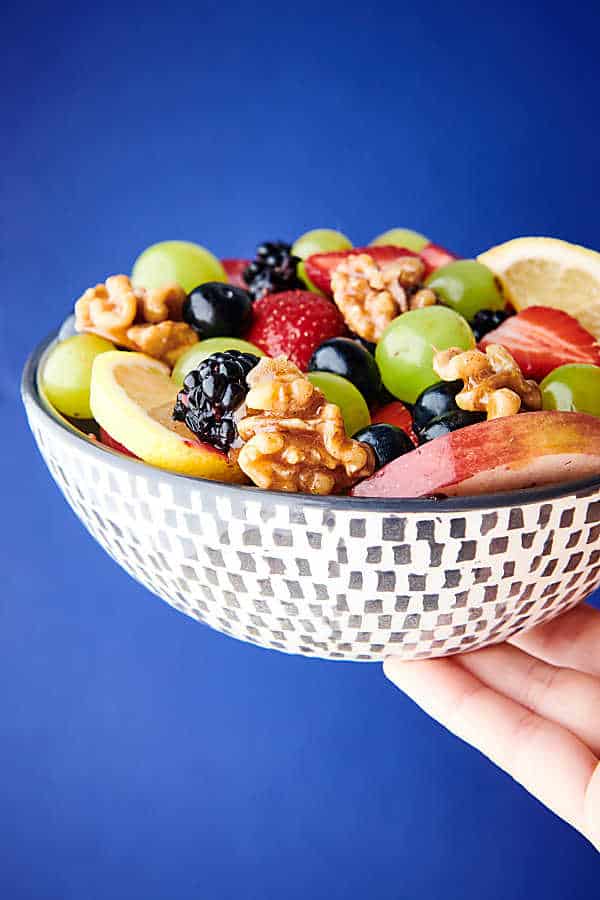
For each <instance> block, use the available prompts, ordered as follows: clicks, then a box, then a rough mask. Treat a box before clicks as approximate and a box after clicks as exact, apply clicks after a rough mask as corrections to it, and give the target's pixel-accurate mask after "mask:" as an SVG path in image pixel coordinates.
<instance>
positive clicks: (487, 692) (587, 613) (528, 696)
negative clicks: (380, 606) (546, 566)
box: [384, 604, 600, 850]
mask: <svg viewBox="0 0 600 900" xmlns="http://www.w3.org/2000/svg"><path fill="white" fill-rule="evenodd" d="M384 672H385V674H386V675H387V677H388V678H389V679H390V680H391V681H393V682H394V684H396V685H397V686H398V687H399V688H400V689H401V690H402V691H404V692H405V693H406V694H408V696H409V697H412V699H413V700H415V701H416V703H418V704H419V706H421V707H422V708H423V709H424V710H425V712H427V713H429V715H431V716H433V718H434V719H437V720H438V721H439V722H441V723H442V724H443V725H445V726H446V727H447V728H448V729H449V730H450V731H452V732H453V733H454V734H456V735H457V736H458V737H460V738H462V739H463V740H464V741H467V742H468V743H469V744H472V745H473V746H474V747H476V748H477V749H478V750H481V752H482V753H484V754H485V755H486V756H488V757H489V758H490V759H491V760H492V762H494V763H496V765H498V766H500V767H501V768H502V769H505V770H506V771H507V772H508V773H509V774H510V775H512V777H513V778H515V779H516V780H517V781H518V782H519V783H520V784H522V785H523V787H525V788H526V789H527V790H528V791H530V793H532V794H533V795H534V796H535V797H537V798H538V799H539V800H541V801H542V803H544V804H545V805H546V806H548V807H549V808H550V809H551V810H552V811H553V812H555V813H556V814H557V815H558V816H560V817H561V818H563V819H564V820H565V821H566V822H569V824H570V825H572V826H573V827H574V828H577V829H578V830H579V831H580V832H581V833H582V834H583V835H585V837H587V838H588V840H590V841H591V842H592V844H593V845H594V846H595V847H596V849H597V850H600V760H599V757H600V612H599V611H597V610H595V609H593V608H592V607H591V606H587V605H585V604H584V605H582V606H579V607H576V608H575V609H573V610H571V611H570V612H568V613H566V614H565V615H564V616H561V617H560V618H558V619H555V620H554V621H552V622H549V623H547V624H544V625H539V626H538V627H537V628H533V629H532V630H531V631H529V632H524V633H522V634H519V635H517V636H515V637H514V638H511V640H510V643H508V644H498V645H496V646H492V647H486V648H484V649H483V650H476V651H474V652H472V653H467V654H464V655H462V656H451V657H446V658H444V659H432V660H423V661H418V662H402V661H401V660H400V659H397V658H394V657H389V658H388V659H386V661H385V663H384Z"/></svg>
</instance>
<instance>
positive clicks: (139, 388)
mask: <svg viewBox="0 0 600 900" xmlns="http://www.w3.org/2000/svg"><path fill="white" fill-rule="evenodd" d="M100 356H104V357H106V358H105V359H104V360H103V361H102V364H101V365H98V366H96V365H95V364H94V366H93V367H92V383H91V389H90V406H91V408H92V413H93V414H94V418H95V420H96V422H97V423H98V425H99V426H100V428H101V429H103V431H104V433H107V434H109V435H110V438H111V440H112V442H113V444H112V446H114V444H115V443H117V444H120V445H121V446H122V447H125V448H126V450H128V451H129V453H131V454H133V455H134V456H137V457H138V458H139V459H142V460H143V461H144V462H147V463H150V464H151V465H153V466H158V467H159V468H161V469H169V470H170V471H172V472H179V473H181V474H183V475H196V476H198V477H202V478H209V479H211V480H213V481H236V482H243V481H246V478H245V476H244V474H243V472H242V471H241V469H240V468H239V466H237V465H235V464H233V463H231V462H230V461H229V460H228V458H227V456H226V455H225V454H224V453H222V452H221V451H220V450H217V449H216V448H215V447H211V446H210V445H209V444H203V443H201V442H200V441H198V440H196V438H195V437H194V435H193V434H192V432H191V431H189V430H188V429H187V428H186V427H185V425H183V424H182V423H181V422H174V421H173V419H172V415H171V414H172V412H173V407H174V405H175V400H176V398H177V391H178V387H177V385H176V384H175V382H174V381H172V380H171V377H170V372H169V369H168V367H167V366H165V365H164V364H163V363H161V362H159V361H158V360H156V359H152V358H151V357H149V356H146V355H145V354H143V353H129V352H127V351H125V350H109V351H108V352H106V353H101V354H100ZM100 356H98V357H96V360H99V359H100ZM96 360H95V361H94V363H95V362H96Z"/></svg>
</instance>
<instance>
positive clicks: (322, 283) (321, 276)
mask: <svg viewBox="0 0 600 900" xmlns="http://www.w3.org/2000/svg"><path fill="white" fill-rule="evenodd" d="M359 253H368V254H369V256H371V257H373V259H374V260H375V262H377V263H379V265H383V264H385V263H390V262H394V261H395V260H396V259H400V258H401V257H403V256H417V255H418V254H416V253H413V252H412V250H406V249H405V248H404V247H354V249H352V250H335V251H334V252H333V253H315V254H314V255H313V256H309V257H307V259H305V260H304V269H305V271H306V274H307V275H308V277H309V278H310V280H311V281H312V283H313V284H314V285H316V287H318V288H319V290H321V291H323V292H324V293H325V294H331V276H332V274H333V271H334V269H336V268H337V267H338V266H339V264H340V263H341V262H342V261H343V260H344V259H347V258H348V257H349V256H356V255H357V254H359Z"/></svg>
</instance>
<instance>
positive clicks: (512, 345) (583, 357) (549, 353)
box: [479, 306, 600, 381]
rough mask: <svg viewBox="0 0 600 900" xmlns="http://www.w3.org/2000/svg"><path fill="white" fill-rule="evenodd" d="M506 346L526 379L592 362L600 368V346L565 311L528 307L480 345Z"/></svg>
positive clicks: (536, 378)
mask: <svg viewBox="0 0 600 900" xmlns="http://www.w3.org/2000/svg"><path fill="white" fill-rule="evenodd" d="M489 344H502V346H503V347H506V349H507V350H509V351H510V353H512V355H513V356H514V358H515V360H516V361H517V363H518V364H519V366H520V368H521V371H522V372H523V375H524V376H525V378H534V379H535V380H536V381H541V379H542V378H545V376H546V375H548V373H549V372H551V371H552V370H553V369H556V368H557V366H563V365H565V364H566V363H588V364H591V365H593V366H600V344H598V342H597V341H596V338H595V337H594V335H593V334H590V333H589V331H586V330H585V328H583V327H582V326H581V325H580V324H579V322H578V321H577V319H574V318H573V316H570V315H569V314H568V313H566V312H564V311H563V310H562V309H553V308H552V307H550V306H528V307H527V308H526V309H524V310H523V311H522V312H520V313H518V314H517V315H516V316H510V317H509V318H508V319H506V320H505V321H504V322H503V323H502V324H501V325H499V326H498V328H495V329H494V331H490V332H488V334H486V335H485V337H484V338H483V339H482V340H481V341H480V342H479V346H480V348H481V349H482V350H485V348H486V347H487V346H488V345H489Z"/></svg>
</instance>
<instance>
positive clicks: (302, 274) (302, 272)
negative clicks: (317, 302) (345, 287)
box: [296, 259, 325, 297]
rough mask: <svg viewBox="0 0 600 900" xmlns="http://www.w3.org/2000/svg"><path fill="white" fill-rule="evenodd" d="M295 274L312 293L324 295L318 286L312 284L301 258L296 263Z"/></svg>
mask: <svg viewBox="0 0 600 900" xmlns="http://www.w3.org/2000/svg"><path fill="white" fill-rule="evenodd" d="M296 274H297V276H298V278H299V279H300V281H303V282H304V284H305V286H306V289H307V290H308V291H312V293H313V294H319V295H320V296H321V297H324V296H325V294H324V293H323V291H322V290H321V289H320V288H318V287H317V286H316V284H313V282H312V281H311V280H310V278H309V277H308V275H307V274H306V266H305V265H304V260H303V259H301V260H300V262H299V263H298V265H297V266H296Z"/></svg>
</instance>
